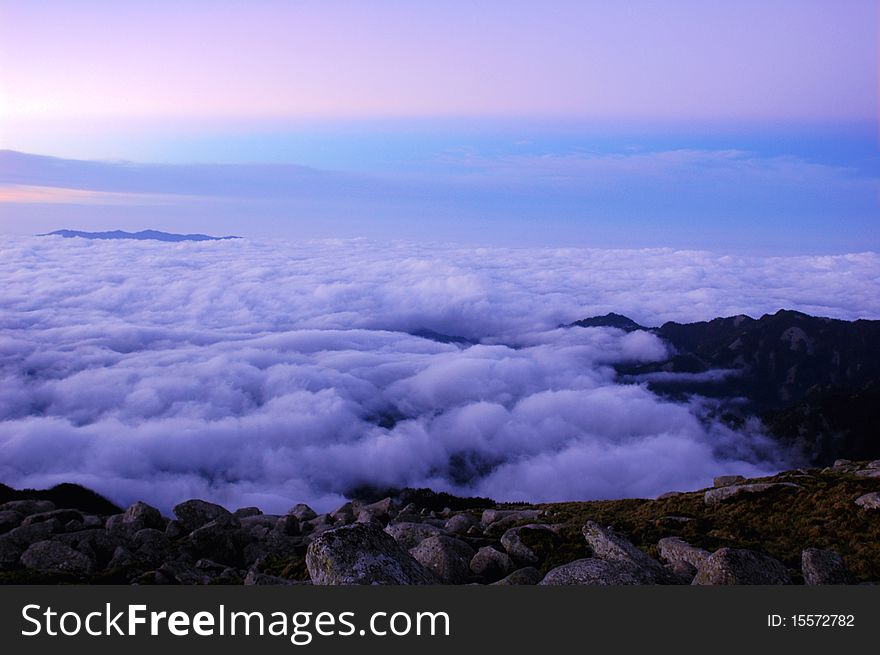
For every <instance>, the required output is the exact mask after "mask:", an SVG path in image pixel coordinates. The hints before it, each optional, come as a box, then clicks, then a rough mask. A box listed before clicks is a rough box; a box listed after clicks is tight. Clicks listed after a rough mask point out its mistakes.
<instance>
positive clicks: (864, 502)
mask: <svg viewBox="0 0 880 655" xmlns="http://www.w3.org/2000/svg"><path fill="white" fill-rule="evenodd" d="M856 505H858V506H859V507H864V508H865V509H880V492H877V491H872V492H871V493H869V494H865V495H864V496H859V497H858V498H856Z"/></svg>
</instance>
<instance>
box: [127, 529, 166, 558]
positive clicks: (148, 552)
mask: <svg viewBox="0 0 880 655" xmlns="http://www.w3.org/2000/svg"><path fill="white" fill-rule="evenodd" d="M132 543H133V544H134V547H135V549H136V550H135V555H136V556H137V557H138V558H139V559H141V560H142V561H144V562H145V563H147V564H148V565H149V566H150V567H155V566H159V564H161V563H162V562H164V561H165V560H166V559H167V557H168V553H169V551H170V549H171V542H170V540H169V539H168V536H167V535H166V534H165V533H164V532H162V531H160V530H155V529H153V528H144V529H143V530H138V531H137V532H135V533H134V535H133V536H132Z"/></svg>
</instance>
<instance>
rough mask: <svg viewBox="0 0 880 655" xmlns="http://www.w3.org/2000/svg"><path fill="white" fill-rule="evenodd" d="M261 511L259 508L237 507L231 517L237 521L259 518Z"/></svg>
mask: <svg viewBox="0 0 880 655" xmlns="http://www.w3.org/2000/svg"><path fill="white" fill-rule="evenodd" d="M262 513H263V511H262V510H261V509H260V508H259V507H239V508H238V509H237V510H235V511H234V512H233V513H232V515H233V516H234V517H235V518H237V519H244V518H247V517H249V516H260V514H262Z"/></svg>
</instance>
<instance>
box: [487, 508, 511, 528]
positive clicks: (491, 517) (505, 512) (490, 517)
mask: <svg viewBox="0 0 880 655" xmlns="http://www.w3.org/2000/svg"><path fill="white" fill-rule="evenodd" d="M513 512H514V510H512V509H484V510H483V514H482V515H481V516H480V523H482V524H483V525H484V526H485V525H491V524H492V523H495V521H497V520H499V519H503V518H504V517H505V516H510V515H511V514H513Z"/></svg>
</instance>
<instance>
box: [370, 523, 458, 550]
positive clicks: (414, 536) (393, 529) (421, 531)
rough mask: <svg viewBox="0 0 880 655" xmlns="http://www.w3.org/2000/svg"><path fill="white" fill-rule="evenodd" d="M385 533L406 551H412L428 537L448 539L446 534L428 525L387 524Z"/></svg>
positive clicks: (440, 529)
mask: <svg viewBox="0 0 880 655" xmlns="http://www.w3.org/2000/svg"><path fill="white" fill-rule="evenodd" d="M385 532H387V533H388V534H390V535H391V536H392V537H393V538H394V540H395V541H396V542H397V543H399V544H400V545H401V546H402V547H403V548H405V549H406V550H412V549H413V548H415V547H416V546H418V545H419V544H420V543H421V542H423V541H424V540H425V539H427V538H428V537H448V536H450V535H449V533H448V532H446V531H445V530H443V529H442V528H438V527H437V526H434V525H430V524H428V523H408V522H407V523H389V524H388V526H386V528H385Z"/></svg>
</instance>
